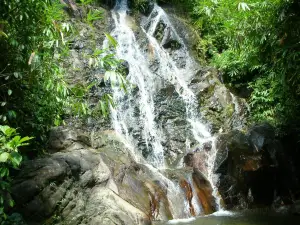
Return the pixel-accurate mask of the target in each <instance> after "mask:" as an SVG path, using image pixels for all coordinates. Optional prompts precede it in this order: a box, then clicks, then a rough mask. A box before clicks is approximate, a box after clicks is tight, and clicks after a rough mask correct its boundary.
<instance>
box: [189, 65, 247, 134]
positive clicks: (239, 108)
mask: <svg viewBox="0 0 300 225" xmlns="http://www.w3.org/2000/svg"><path fill="white" fill-rule="evenodd" d="M189 87H190V88H191V89H192V90H193V92H194V93H195V94H196V95H197V96H198V99H199V102H200V106H199V108H200V110H201V114H202V116H203V117H204V118H205V119H206V120H207V121H209V123H210V125H211V126H212V132H213V133H221V132H227V131H230V130H233V129H243V128H245V127H246V126H247V118H248V105H247V104H246V101H245V100H244V99H241V98H238V97H237V96H235V95H233V94H232V93H231V92H230V91H229V90H228V89H227V88H226V87H225V85H224V84H222V83H221V81H220V80H219V78H218V72H217V71H216V70H214V69H211V68H202V69H200V70H199V71H198V72H197V73H196V74H195V75H194V77H193V78H192V80H191V83H190V85H189Z"/></svg>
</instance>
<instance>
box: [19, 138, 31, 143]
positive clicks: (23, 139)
mask: <svg viewBox="0 0 300 225" xmlns="http://www.w3.org/2000/svg"><path fill="white" fill-rule="evenodd" d="M31 139H33V137H28V136H26V137H23V138H22V139H21V140H20V141H19V143H20V144H22V143H24V142H26V141H29V140H31Z"/></svg>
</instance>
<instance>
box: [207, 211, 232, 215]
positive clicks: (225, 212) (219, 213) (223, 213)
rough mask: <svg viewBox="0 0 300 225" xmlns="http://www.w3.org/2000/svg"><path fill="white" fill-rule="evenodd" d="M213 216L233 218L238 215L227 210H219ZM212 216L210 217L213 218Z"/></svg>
mask: <svg viewBox="0 0 300 225" xmlns="http://www.w3.org/2000/svg"><path fill="white" fill-rule="evenodd" d="M211 215H213V216H233V215H236V213H235V212H232V211H227V210H219V211H217V212H214V213H213V214H211ZM211 215H209V216H211Z"/></svg>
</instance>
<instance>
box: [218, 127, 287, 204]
mask: <svg viewBox="0 0 300 225" xmlns="http://www.w3.org/2000/svg"><path fill="white" fill-rule="evenodd" d="M216 149H217V154H216V159H215V164H214V172H215V173H217V174H219V182H218V189H219V193H220V195H221V196H222V198H223V200H224V203H225V205H226V207H227V208H228V209H230V208H244V207H257V206H269V205H271V204H272V203H273V201H274V200H275V198H276V197H278V196H280V193H282V191H283V189H284V187H283V186H284V185H283V184H282V182H283V176H282V175H281V173H280V170H282V168H283V167H282V164H281V163H279V161H282V160H283V159H284V158H286V156H285V155H284V154H282V153H283V149H282V146H281V144H280V142H279V141H278V140H276V138H275V133H274V128H272V127H271V126H270V125H268V124H259V125H255V126H253V127H251V128H250V129H249V130H248V132H247V133H243V132H241V131H237V130H234V131H231V132H229V133H226V134H222V135H219V136H218V138H217V143H216ZM284 180H286V179H284ZM276 195H277V196H276Z"/></svg>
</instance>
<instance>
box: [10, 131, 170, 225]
mask: <svg viewBox="0 0 300 225" xmlns="http://www.w3.org/2000/svg"><path fill="white" fill-rule="evenodd" d="M60 134H65V135H61V136H59V135H60ZM67 134H68V135H67ZM69 134H72V136H70V135H69ZM52 136H53V137H54V136H55V137H57V138H59V141H55V139H54V138H53V139H51V141H53V143H52V144H50V143H49V146H53V147H54V146H58V147H59V149H61V151H60V152H57V150H55V151H53V152H56V153H54V154H52V155H50V156H48V157H47V158H40V159H36V160H33V161H25V162H24V163H23V165H22V168H21V170H20V172H19V173H18V174H17V175H16V177H15V178H14V182H13V185H12V197H13V198H14V200H15V202H16V208H15V209H14V210H15V211H17V212H19V213H21V214H22V216H23V217H24V218H25V220H26V222H27V224H72V225H77V224H78V225H79V224H108V225H109V224H151V222H150V221H151V220H152V219H164V220H166V219H171V218H172V213H171V211H170V206H169V202H168V199H167V197H166V194H167V193H166V190H164V189H162V187H161V186H160V185H159V184H158V183H157V181H156V179H155V178H154V177H155V176H154V175H153V172H151V171H150V170H149V169H147V168H146V167H145V166H143V165H141V164H137V163H136V162H135V160H134V157H133V154H132V153H131V151H130V150H129V149H127V148H126V147H125V145H124V144H123V142H122V139H121V137H119V136H118V135H117V134H116V133H115V132H114V131H103V132H94V133H93V134H92V135H91V136H90V138H88V140H89V141H85V142H81V141H79V139H80V138H79V139H78V137H81V136H82V131H77V130H74V129H69V128H56V129H54V130H53V131H52ZM70 137H72V138H70ZM64 138H65V139H64ZM84 139H86V138H84ZM70 140H72V144H70ZM77 141H78V142H80V145H76V143H77ZM62 144H63V145H62ZM62 146H64V147H62ZM74 146H80V147H78V148H75V147H74ZM158 193H159V194H158ZM155 196H159V197H155ZM154 199H156V203H155V204H156V206H155V207H154Z"/></svg>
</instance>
